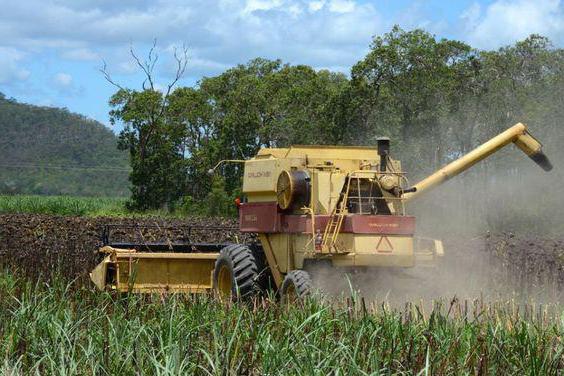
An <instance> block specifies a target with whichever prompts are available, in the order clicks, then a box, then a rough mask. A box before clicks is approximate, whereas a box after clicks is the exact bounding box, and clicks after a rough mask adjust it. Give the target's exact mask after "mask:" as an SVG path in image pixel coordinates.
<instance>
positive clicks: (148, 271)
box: [91, 123, 552, 298]
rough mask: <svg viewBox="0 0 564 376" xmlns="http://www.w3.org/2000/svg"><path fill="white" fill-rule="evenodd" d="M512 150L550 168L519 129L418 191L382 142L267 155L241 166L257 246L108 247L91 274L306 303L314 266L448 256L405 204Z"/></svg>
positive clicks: (140, 285) (108, 283) (409, 263)
mask: <svg viewBox="0 0 564 376" xmlns="http://www.w3.org/2000/svg"><path fill="white" fill-rule="evenodd" d="M510 143H514V144H515V145H516V146H517V147H518V148H519V149H521V150H522V151H524V152H525V153H526V154H527V155H528V156H529V157H530V158H531V159H532V160H533V161H534V162H535V163H537V164H538V165H539V166H541V167H542V168H543V169H545V170H547V171H548V170H550V169H551V168H552V166H551V164H550V162H549V160H548V159H547V158H546V156H545V155H544V154H543V152H542V146H541V144H540V143H539V142H538V141H537V140H536V139H535V138H533V137H532V136H531V135H530V134H529V133H528V131H527V128H526V127H525V126H524V125H523V124H520V123H519V124H516V125H515V126H513V127H511V128H509V129H508V130H507V131H505V132H503V133H501V134H499V135H498V136H496V137H494V138H492V139H491V140H489V141H488V142H486V143H484V144H482V145H481V146H479V147H478V148H476V149H475V150H473V151H471V152H470V153H468V154H467V155H465V156H463V157H462V158H459V159H457V160H455V161H453V162H452V163H450V164H448V165H447V166H445V167H443V168H442V169H440V170H439V171H437V172H435V173H434V174H432V175H430V176H429V177H427V178H425V179H423V180H422V181H421V182H419V183H416V184H414V185H410V183H409V181H408V179H407V176H406V174H405V172H404V171H403V170H402V168H401V163H400V161H398V160H394V159H393V158H392V157H391V155H390V140H389V139H386V138H381V139H378V140H377V146H376V147H343V146H292V147H288V148H263V149H260V150H259V152H258V153H257V155H256V156H255V157H253V158H251V159H249V160H247V161H244V176H243V187H242V188H243V189H242V191H243V193H244V194H245V197H246V200H245V202H242V203H241V204H240V206H239V231H240V232H241V233H252V234H256V235H257V238H258V242H255V243H253V244H207V243H206V244H200V243H191V242H187V243H185V244H173V245H172V246H169V248H168V251H167V252H163V247H162V245H160V246H159V244H147V243H144V244H127V246H126V247H124V246H123V245H122V244H112V243H111V242H110V241H109V240H107V241H106V242H105V247H103V248H102V250H101V251H102V252H104V254H105V255H106V256H105V258H104V260H103V261H102V263H101V264H100V265H98V266H97V267H96V269H95V270H94V271H93V272H92V273H91V277H92V280H93V281H94V282H95V283H96V285H97V286H98V287H99V288H102V289H103V288H110V289H116V290H119V291H140V292H143V291H162V290H168V291H189V292H201V291H207V290H210V289H215V290H216V291H217V292H219V293H220V294H221V295H229V296H232V297H234V298H243V297H248V296H251V295H254V294H256V293H257V292H259V291H261V290H265V289H266V288H268V286H274V287H275V288H277V289H278V291H279V292H280V294H281V296H282V297H288V296H295V297H303V296H305V295H307V294H308V293H309V292H310V291H311V289H312V280H311V276H310V274H309V273H308V270H309V269H310V267H312V266H315V264H317V263H323V264H324V265H328V266H330V267H335V268H341V269H344V270H347V269H358V268H362V269H367V270H372V268H374V269H376V268H386V267H388V268H392V267H393V268H410V267H413V266H415V265H416V264H420V263H426V262H432V261H433V260H435V259H436V258H438V257H441V256H442V255H443V246H442V243H441V241H439V240H436V239H419V238H416V237H415V236H414V234H415V218H414V217H413V216H410V215H408V214H407V212H406V203H407V202H408V201H409V200H412V199H414V198H415V197H417V196H418V195H420V194H422V193H424V192H425V191H427V190H429V189H431V188H433V187H435V186H437V185H439V184H441V183H443V182H444V181H446V180H448V179H449V178H451V177H453V176H455V175H457V174H460V173H461V172H463V171H465V170H466V169H468V168H469V167H471V166H473V165H474V164H476V163H478V162H479V161H480V160H482V159H484V158H486V157H488V156H489V155H491V154H493V153H495V152H496V151H497V150H499V149H501V148H503V147H504V146H506V145H508V144H510ZM236 162H243V161H236ZM165 249H166V248H165Z"/></svg>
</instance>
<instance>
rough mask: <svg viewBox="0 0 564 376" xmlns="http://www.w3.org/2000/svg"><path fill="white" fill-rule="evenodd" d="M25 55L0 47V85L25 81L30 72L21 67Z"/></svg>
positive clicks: (13, 49) (12, 49)
mask: <svg viewBox="0 0 564 376" xmlns="http://www.w3.org/2000/svg"><path fill="white" fill-rule="evenodd" d="M24 56H25V54H24V53H23V52H21V51H19V50H17V49H15V48H10V47H2V46H0V84H6V85H7V84H12V83H16V82H19V81H25V80H27V79H28V78H29V76H30V74H31V73H30V72H29V70H27V69H26V68H23V67H22V60H23V58H24Z"/></svg>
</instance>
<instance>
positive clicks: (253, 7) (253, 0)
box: [243, 0, 282, 13]
mask: <svg viewBox="0 0 564 376" xmlns="http://www.w3.org/2000/svg"><path fill="white" fill-rule="evenodd" d="M281 5H282V1H281V0H247V4H246V5H245V9H244V11H243V12H244V13H252V12H254V11H257V10H271V9H275V8H278V7H280V6H281Z"/></svg>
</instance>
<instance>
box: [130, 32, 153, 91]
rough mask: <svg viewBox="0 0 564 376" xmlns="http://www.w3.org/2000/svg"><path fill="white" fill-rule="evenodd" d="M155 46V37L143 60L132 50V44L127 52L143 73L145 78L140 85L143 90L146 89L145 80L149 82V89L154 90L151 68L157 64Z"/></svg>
mask: <svg viewBox="0 0 564 376" xmlns="http://www.w3.org/2000/svg"><path fill="white" fill-rule="evenodd" d="M156 47H157V39H153V45H152V46H151V49H150V50H149V55H148V58H147V60H145V61H144V62H142V61H141V59H140V58H139V57H138V56H137V54H136V53H135V51H134V50H133V45H131V46H130V47H129V53H130V54H131V56H132V57H133V60H135V63H136V64H137V66H138V67H139V68H140V69H141V70H142V71H143V73H144V74H145V80H144V81H143V85H142V87H143V90H146V89H147V87H146V86H145V84H146V83H147V82H149V89H150V90H155V83H154V80H153V70H154V69H155V65H156V64H157V61H158V59H159V55H158V54H157V53H156V52H155V50H156Z"/></svg>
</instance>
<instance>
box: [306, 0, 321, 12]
mask: <svg viewBox="0 0 564 376" xmlns="http://www.w3.org/2000/svg"><path fill="white" fill-rule="evenodd" d="M323 6H325V0H317V1H310V2H309V3H308V4H307V7H308V9H309V10H310V11H311V12H317V11H318V10H321V8H323Z"/></svg>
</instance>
